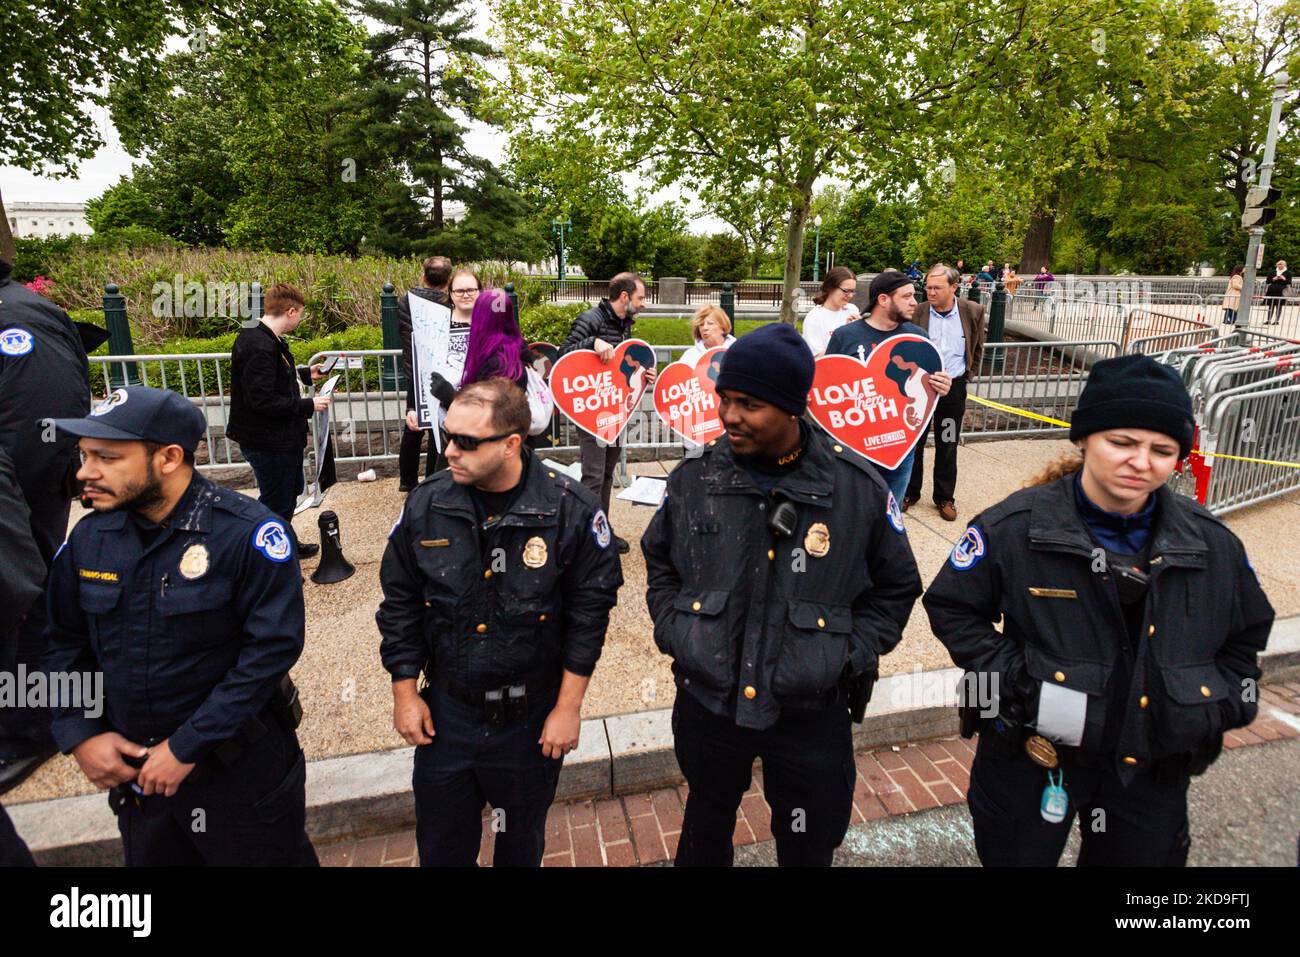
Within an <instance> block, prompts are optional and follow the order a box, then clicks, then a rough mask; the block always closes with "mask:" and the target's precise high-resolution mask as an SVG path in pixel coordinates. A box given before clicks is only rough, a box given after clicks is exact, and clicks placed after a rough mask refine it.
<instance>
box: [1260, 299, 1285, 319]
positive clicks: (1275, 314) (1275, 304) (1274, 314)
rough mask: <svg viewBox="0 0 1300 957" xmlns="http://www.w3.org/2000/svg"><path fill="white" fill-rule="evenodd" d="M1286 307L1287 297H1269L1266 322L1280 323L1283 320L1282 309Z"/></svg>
mask: <svg viewBox="0 0 1300 957" xmlns="http://www.w3.org/2000/svg"><path fill="white" fill-rule="evenodd" d="M1285 305H1286V297H1285V296H1269V297H1268V314H1267V316H1266V318H1265V321H1266V322H1280V321H1281V319H1282V307H1283V306H1285Z"/></svg>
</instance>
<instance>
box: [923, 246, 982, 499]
mask: <svg viewBox="0 0 1300 957" xmlns="http://www.w3.org/2000/svg"><path fill="white" fill-rule="evenodd" d="M960 279H961V275H960V274H959V273H958V272H957V270H955V269H953V268H952V267H951V266H945V265H944V264H943V263H936V264H935V265H933V266H931V267H930V271H929V273H927V274H926V277H925V301H924V302H918V303H917V304H916V309H915V310H914V311H913V313H912V322H914V323H916V325H918V326H920V327H921V328H922V329H925V330H926V331H927V332H928V333H929V334H930V341H931V342H933V343H934V345H935V348H936V349H938V350H939V354H940V355H941V356H943V367H944V371H946V372H947V373H948V374H949V375H951V376H952V388H951V389H949V390H948V394H947V395H944V396H940V397H939V404H938V406H937V407H936V408H935V412H934V418H933V419H932V420H931V422H930V425H931V426H932V427H934V428H936V429H937V431H936V432H935V436H934V504H935V506H936V507H938V509H939V514H940V515H941V516H942V517H943V518H944V519H945V520H946V521H949V522H955V521H956V520H957V444H958V442H960V441H961V420H962V416H963V415H965V413H966V385H967V383H968V382H970V381H971V380H972V379H974V378H975V375H976V373H977V372H978V371H979V366H980V358H981V356H982V355H983V353H984V333H985V329H984V307H983V306H981V305H980V304H979V303H978V302H973V301H971V300H969V299H958V298H957V283H958V281H960ZM928 434H929V429H928V428H927V429H926V435H928ZM926 435H923V436H921V441H920V442H918V443H917V446H916V460H915V462H913V464H912V478H911V481H909V482H908V484H907V495H906V496H905V497H904V498H903V511H907V509H909V508H910V507H911V506H913V505H915V504H916V502H917V501H918V500H920V498H921V483H922V482H923V481H924V479H925V440H926Z"/></svg>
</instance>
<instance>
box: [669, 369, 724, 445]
mask: <svg viewBox="0 0 1300 957" xmlns="http://www.w3.org/2000/svg"><path fill="white" fill-rule="evenodd" d="M726 351H727V350H726V349H725V348H723V347H722V346H718V347H717V348H715V349H710V350H709V351H708V352H706V353H704V355H702V356H700V359H699V361H698V362H696V363H695V365H694V367H692V366H690V365H688V364H686V363H685V362H681V361H678V362H674V363H673V364H672V365H670V366H668V368H666V369H664V371H663V372H661V373H659V378H657V379H655V412H657V413H658V414H659V418H661V419H662V420H663V422H664V425H666V426H668V428H670V429H672V430H673V431H674V432H676V433H677V434H678V435H680V436H681V437H682V438H684V439H685V440H686V441H687V442H690V443H693V444H694V445H704V444H705V443H706V442H709V441H711V440H712V439H716V438H717V437H718V436H720V435H721V434H722V433H723V432H725V431H726V430H725V429H724V428H723V427H722V420H721V419H719V418H718V393H717V390H716V389H715V388H714V386H713V383H714V380H715V379H716V378H717V375H718V372H717V366H716V365H715V359H717V358H718V357H720V356H721V355H722V354H723V353H724V352H726Z"/></svg>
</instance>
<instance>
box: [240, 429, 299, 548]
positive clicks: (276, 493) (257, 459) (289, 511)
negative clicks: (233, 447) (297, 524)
mask: <svg viewBox="0 0 1300 957" xmlns="http://www.w3.org/2000/svg"><path fill="white" fill-rule="evenodd" d="M240 451H241V452H243V453H244V459H245V460H246V461H247V462H248V464H249V465H251V466H252V467H253V474H254V475H255V476H257V492H258V498H257V500H258V501H259V502H261V503H262V504H263V505H265V506H266V507H267V508H269V509H270V510H271V511H273V512H275V514H276V515H279V516H280V517H281V518H282V519H284V520H285V522H286V523H288V524H289V526H290V527H291V528H292V527H293V507H294V506H295V505H297V504H298V496H299V495H301V494H302V490H303V485H304V479H303V474H302V449H298V450H297V451H292V450H291V451H288V452H285V451H278V450H272V449H250V448H249V447H248V446H246V445H244V446H240Z"/></svg>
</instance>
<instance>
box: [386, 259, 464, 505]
mask: <svg viewBox="0 0 1300 957" xmlns="http://www.w3.org/2000/svg"><path fill="white" fill-rule="evenodd" d="M451 271H452V270H451V260H450V259H448V258H447V257H446V256H430V257H429V258H428V259H426V260H425V261H424V287H423V288H418V287H417V288H412V289H409V290H407V295H406V296H400V297H399V298H398V300H397V331H398V335H399V336H400V337H401V340H402V373H403V374H404V375H405V376H406V428H404V429H403V430H402V444H401V447H400V449H399V450H398V455H397V467H398V474H399V476H400V477H399V479H398V483H399V484H398V491H401V492H409V491H410V490H411V489H413V488H415V486H416V485H418V484H419V481H420V443H422V442H423V441H424V437H425V436H426V435H428V436H429V457H428V459H427V460H426V461H425V465H424V477H425V478H428V477H429V476H430V475H432V474H433V473H434V472H435V471H436V470H437V459H438V447H437V444H436V443H435V442H434V441H433V436H432V435H430V434H429V430H428V429H422V428H420V426H419V423H418V421H417V420H416V418H415V380H414V377H413V376H412V374H411V370H412V368H413V363H412V360H411V302H410V299H409V298H408V296H418V297H419V298H421V299H427V300H428V301H429V302H436V303H438V305H440V306H446V307H447V308H448V309H450V308H451V297H450V296H449V295H448V294H447V284H448V283H449V282H450V281H451ZM429 379H430V391H431V392H432V393H433V396H434V398H436V399H437V400H438V402H439V403H441V404H442V407H443V408H444V409H445V408H447V407H448V406H450V405H451V400H452V398H453V397H454V396H455V395H456V384H455V383H454V382H448V381H447V380H446V379H444V378H443V377H442V376H441V375H439V374H438V373H437V372H432V371H431V372H430V373H429Z"/></svg>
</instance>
